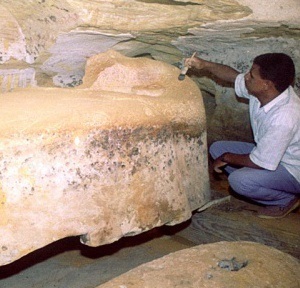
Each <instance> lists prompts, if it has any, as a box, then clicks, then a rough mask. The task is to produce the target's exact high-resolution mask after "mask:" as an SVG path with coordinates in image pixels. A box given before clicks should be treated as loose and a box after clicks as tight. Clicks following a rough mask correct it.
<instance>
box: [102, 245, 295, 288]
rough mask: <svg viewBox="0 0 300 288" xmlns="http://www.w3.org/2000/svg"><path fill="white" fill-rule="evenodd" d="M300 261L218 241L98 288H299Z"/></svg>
mask: <svg viewBox="0 0 300 288" xmlns="http://www.w3.org/2000/svg"><path fill="white" fill-rule="evenodd" d="M299 273H300V262H299V260H297V259H296V258H294V257H292V256H290V255H289V254H286V253H283V252H281V251H279V250H276V249H274V248H271V247H268V246H264V245H262V244H258V243H252V242H218V243H213V244H206V245H199V246H196V247H193V248H188V249H184V250H180V251H177V252H174V253H171V254H169V255H167V256H164V257H162V258H159V259H157V260H154V261H151V262H149V263H146V264H142V265H140V266H138V267H137V268H134V269H132V270H130V271H129V272H127V273H124V274H123V275H121V276H119V277H116V278H114V279H112V280H110V281H108V282H107V283H105V284H102V285H100V286H98V287H97V288H113V287H124V288H125V287H126V288H139V287H151V288H160V287H165V288H173V287H190V288H199V287H203V288H221V287H278V288H281V287H289V288H297V287H299V285H300V280H299Z"/></svg>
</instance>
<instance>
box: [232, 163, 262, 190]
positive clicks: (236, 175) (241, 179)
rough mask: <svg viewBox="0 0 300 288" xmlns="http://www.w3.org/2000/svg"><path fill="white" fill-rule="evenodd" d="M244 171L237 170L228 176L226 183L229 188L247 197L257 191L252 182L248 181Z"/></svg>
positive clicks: (247, 175)
mask: <svg viewBox="0 0 300 288" xmlns="http://www.w3.org/2000/svg"><path fill="white" fill-rule="evenodd" d="M243 170H244V169H243V168H242V169H238V170H235V171H233V172H232V173H231V174H230V175H229V176H228V182H229V184H230V186H231V188H232V189H233V190H234V191H235V192H236V193H238V194H240V195H244V196H249V194H251V193H252V192H253V191H254V190H255V189H257V187H256V185H255V183H254V181H252V179H250V177H249V174H247V173H246V172H245V171H243Z"/></svg>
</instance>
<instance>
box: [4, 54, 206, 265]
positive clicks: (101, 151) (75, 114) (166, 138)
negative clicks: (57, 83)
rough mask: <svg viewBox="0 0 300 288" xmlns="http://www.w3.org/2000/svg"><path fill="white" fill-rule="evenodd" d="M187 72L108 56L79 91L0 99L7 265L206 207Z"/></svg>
mask: <svg viewBox="0 0 300 288" xmlns="http://www.w3.org/2000/svg"><path fill="white" fill-rule="evenodd" d="M179 73H180V70H179V69H178V68H176V67H174V66H170V65H168V64H166V63H162V62H158V61H154V60H151V59H145V58H139V59H138V58H135V59H134V58H128V57H124V56H122V55H120V54H119V53H116V52H114V51H109V52H107V53H105V54H101V55H97V56H94V57H93V58H91V59H90V60H89V61H88V66H87V69H86V74H85V78H84V84H83V85H82V86H81V87H79V88H77V89H62V88H47V89H46V88H27V89H20V90H15V91H14V92H12V93H6V94H3V96H1V98H0V102H1V105H0V107H1V108H0V109H1V115H2V116H1V123H0V135H1V136H0V171H1V172H0V173H1V174H0V175H1V178H0V199H1V201H0V234H1V241H0V249H1V253H0V264H1V265H4V264H7V263H9V262H12V261H14V260H16V259H18V258H20V257H21V256H23V255H26V254H27V253H29V252H31V251H33V250H35V249H38V248H40V247H43V246H45V245H47V244H48V243H51V242H53V241H56V240H58V239H61V238H64V237H68V236H76V235H80V236H81V241H82V242H83V243H85V244H87V245H90V246H98V245H102V244H106V243H110V242H113V241H116V240H118V239H119V238H121V237H123V236H130V235H134V234H138V233H142V232H143V231H146V230H149V229H151V228H153V227H157V226H161V225H164V224H167V225H174V224H177V223H180V222H182V221H186V220H187V219H189V218H190V217H191V213H192V211H193V210H195V209H197V208H198V207H200V206H202V205H203V204H205V203H206V202H207V201H209V196H210V191H209V180H208V172H207V149H206V126H205V114H204V106H203V102H202V98H201V93H200V91H199V89H198V87H197V85H196V84H195V83H194V82H193V81H191V80H190V79H188V78H187V79H185V80H184V81H178V79H177V78H178V75H179Z"/></svg>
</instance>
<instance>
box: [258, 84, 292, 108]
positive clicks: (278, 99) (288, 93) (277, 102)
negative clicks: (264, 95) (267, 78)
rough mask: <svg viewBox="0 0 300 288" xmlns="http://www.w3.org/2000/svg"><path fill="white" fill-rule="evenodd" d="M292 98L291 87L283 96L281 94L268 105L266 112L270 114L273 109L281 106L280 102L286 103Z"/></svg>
mask: <svg viewBox="0 0 300 288" xmlns="http://www.w3.org/2000/svg"><path fill="white" fill-rule="evenodd" d="M289 98H290V87H288V88H287V89H286V90H284V91H283V92H282V93H281V94H279V95H278V96H277V97H276V98H274V99H273V100H272V101H271V102H269V103H268V104H266V105H265V106H264V107H262V108H263V109H264V111H265V112H266V113H268V112H269V111H270V110H271V109H272V108H273V107H275V106H277V105H280V104H279V103H280V102H283V101H284V103H286V102H287V101H288V99H289Z"/></svg>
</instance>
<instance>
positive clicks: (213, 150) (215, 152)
mask: <svg viewBox="0 0 300 288" xmlns="http://www.w3.org/2000/svg"><path fill="white" fill-rule="evenodd" d="M222 142H224V141H216V142H214V143H212V144H211V145H210V147H209V154H210V155H211V157H212V158H213V159H216V158H218V157H219V156H220V155H222V154H223V149H222V147H223V144H222Z"/></svg>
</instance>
